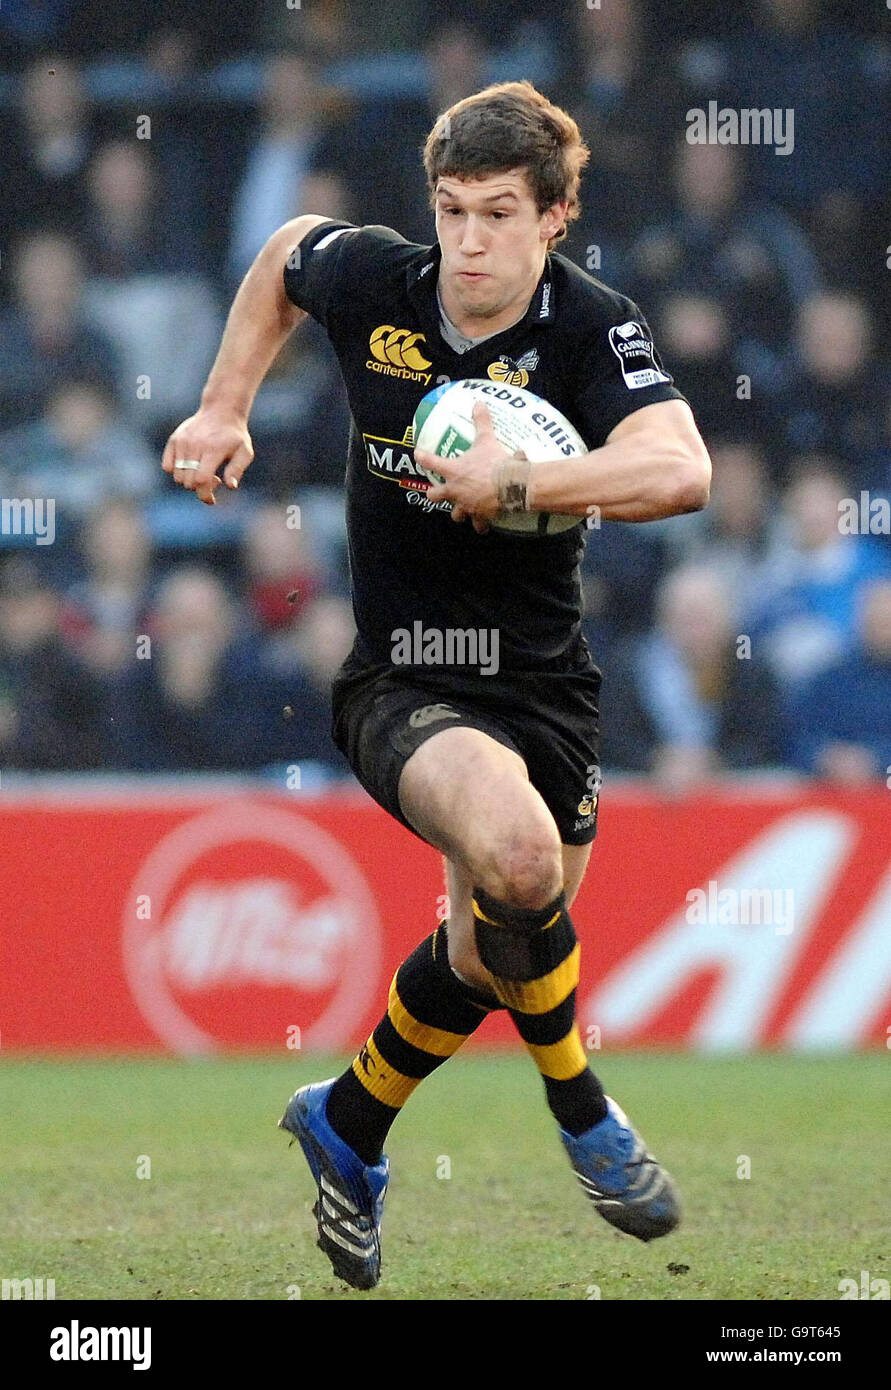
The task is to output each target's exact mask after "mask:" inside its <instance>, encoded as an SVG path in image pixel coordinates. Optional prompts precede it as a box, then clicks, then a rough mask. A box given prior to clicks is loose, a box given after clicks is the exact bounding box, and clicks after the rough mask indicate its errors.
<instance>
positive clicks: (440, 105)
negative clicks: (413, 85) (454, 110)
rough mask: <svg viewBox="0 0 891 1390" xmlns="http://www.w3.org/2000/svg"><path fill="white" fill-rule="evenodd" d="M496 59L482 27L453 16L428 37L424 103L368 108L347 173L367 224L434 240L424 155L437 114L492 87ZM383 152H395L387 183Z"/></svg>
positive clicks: (356, 124) (356, 125) (355, 127)
mask: <svg viewBox="0 0 891 1390" xmlns="http://www.w3.org/2000/svg"><path fill="white" fill-rule="evenodd" d="M489 56H490V54H489V48H488V45H487V44H486V41H485V39H484V38H483V35H482V30H481V28H480V26H478V25H477V24H474V23H471V22H468V21H467V20H465V19H455V18H451V17H450V18H449V19H448V20H447V21H446V22H445V23H440V24H438V25H436V26H435V27H434V28H433V29H432V30H431V32H430V34H429V37H428V38H427V42H426V44H425V48H424V54H423V58H424V65H425V71H426V78H427V92H426V94H425V96H424V97H423V98H414V99H405V100H403V101H394V100H393V99H392V98H389V99H388V100H386V101H380V102H366V103H363V105H362V106H361V108H360V109H359V112H358V114H357V116H356V118H355V120H354V121H353V123H352V126H351V132H352V134H353V140H352V142H351V144H352V154H351V157H350V158H349V161H348V163H347V164H346V165H345V166H344V173H345V176H346V177H347V180H348V182H349V184H350V187H351V188H354V189H355V190H356V196H357V201H358V203H359V206H360V207H361V208H362V210H363V217H364V218H365V219H366V220H367V221H369V222H381V223H383V224H385V225H386V226H390V227H395V228H396V230H397V231H399V232H401V233H402V235H403V236H405V237H406V238H407V239H408V240H409V241H419V242H422V243H429V242H432V241H433V240H434V238H435V232H434V227H433V214H432V212H431V209H430V199H429V194H428V192H427V184H426V180H425V178H424V174H423V167H422V164H421V151H422V150H423V147H424V142H425V140H426V139H427V136H428V134H429V133H430V130H431V129H432V127H433V123H434V122H435V120H436V118H437V116H439V115H440V113H441V112H443V111H445V110H447V109H448V108H449V107H450V106H452V105H453V104H454V103H455V102H457V101H461V100H462V99H463V98H464V97H466V96H470V95H471V93H472V92H476V91H479V90H480V88H481V87H485V86H486V84H487V82H488V80H489V79H488V77H487V65H488V60H489ZM382 149H384V150H388V152H389V156H388V166H387V176H386V178H385V179H383V180H382V179H381V178H380V174H379V169H380V163H379V160H380V154H379V151H380V150H382Z"/></svg>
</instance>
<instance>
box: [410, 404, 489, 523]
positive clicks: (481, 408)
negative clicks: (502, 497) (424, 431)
mask: <svg viewBox="0 0 891 1390" xmlns="http://www.w3.org/2000/svg"><path fill="white" fill-rule="evenodd" d="M473 423H474V425H475V426H476V436H475V438H474V441H473V443H472V445H471V446H470V448H469V449H468V450H467V452H466V453H464V454H462V455H461V456H460V458H455V459H443V458H440V457H439V456H438V454H429V453H428V452H427V451H426V449H415V459H416V460H417V462H418V463H419V464H420V465H421V467H422V468H426V469H427V470H428V472H430V473H439V474H440V475H441V476H442V477H443V478H445V482H444V483H441V484H435V485H434V486H433V487H431V488H429V489H428V491H427V496H428V497H429V498H430V501H431V502H451V503H452V521H464V520H465V519H466V518H467V517H468V516H469V517H470V519H471V521H472V522H473V526H474V530H476V531H479V532H480V533H482V532H484V531H488V529H489V522H490V521H491V520H492V518H493V517H495V516H497V515H498V513H499V511H500V510H501V507H500V504H499V502H498V494H497V491H496V487H495V476H496V472H497V468H498V465H499V464H501V463H504V462H505V461H506V460H507V459H509V458H512V457H513V456H512V454H511V453H510V450H509V449H505V447H504V445H503V444H501V443H500V442H499V441H498V439H497V438H496V435H495V429H494V426H493V424H492V416H491V415H490V414H489V407H488V406H487V405H485V404H484V403H483V402H482V401H477V403H476V405H475V406H474V407H473Z"/></svg>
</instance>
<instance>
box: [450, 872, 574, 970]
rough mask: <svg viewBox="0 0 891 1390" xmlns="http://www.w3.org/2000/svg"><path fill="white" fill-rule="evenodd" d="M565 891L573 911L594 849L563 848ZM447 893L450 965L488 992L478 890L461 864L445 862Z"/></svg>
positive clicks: (568, 904)
mask: <svg viewBox="0 0 891 1390" xmlns="http://www.w3.org/2000/svg"><path fill="white" fill-rule="evenodd" d="M561 849H562V856H561V857H562V862H563V891H564V893H565V894H566V906H567V907H572V904H573V902H574V901H575V897H576V894H577V893H578V891H579V888H580V887H581V883H582V879H583V878H584V876H585V870H586V869H587V867H588V860H589V859H590V858H591V850H592V849H593V845H590V844H589V845H563V846H561ZM445 875H446V892H447V893H448V896H449V926H448V940H449V961H450V963H451V966H452V969H453V970H457V972H458V974H459V975H461V976H462V977H463V978H464V979H465V980H467V981H468V983H469V984H472V985H476V987H477V988H478V989H485V988H489V987H490V984H491V977H490V975H489V973H488V971H487V970H486V968H485V966H484V965H483V964H482V962H481V961H480V958H479V955H478V954H477V949H476V931H475V927H474V919H473V906H472V899H473V890H474V887H475V886H476V885H475V884H474V881H473V877H472V875H471V874H470V873H469V872H468V870H467V869H466V868H465V867H464V866H463V865H462V864H456V863H455V862H454V861H453V860H451V859H446V860H445Z"/></svg>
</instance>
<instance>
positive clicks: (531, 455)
mask: <svg viewBox="0 0 891 1390" xmlns="http://www.w3.org/2000/svg"><path fill="white" fill-rule="evenodd" d="M477 401H484V402H485V404H486V405H487V406H488V407H489V410H490V412H491V415H492V423H493V425H494V427H495V434H496V435H497V437H498V439H499V440H500V442H501V443H502V444H503V445H504V447H505V448H506V449H510V451H511V453H518V452H519V451H520V450H522V451H523V453H524V454H525V455H526V457H527V458H528V459H530V460H531V462H532V463H540V462H543V461H544V460H545V459H555V458H560V457H561V455H562V456H563V457H564V458H577V457H578V456H579V454H585V453H587V452H588V449H587V445H586V444H585V441H584V440H583V439H582V437H581V435H580V434H579V432H578V430H576V429H574V428H573V426H572V425H571V424H570V423H569V421H568V420H567V418H566V416H565V415H563V414H561V412H560V411H559V410H556V409H555V408H554V406H552V405H549V404H548V402H547V401H545V400H542V398H541V396H536V395H535V393H534V392H532V391H526V390H524V389H523V388H522V387H520V386H505V385H503V384H502V383H500V382H497V381H487V380H486V379H485V378H484V377H481V378H473V377H471V378H468V379H467V380H465V381H451V382H446V383H445V385H444V386H437V387H436V388H435V389H434V390H433V391H428V392H427V394H426V396H425V397H424V398H423V400H422V401H421V403H420V405H419V406H418V408H417V410H416V411H415V421H414V442H415V448H417V449H426V450H427V452H428V453H431V454H438V455H439V457H440V458H457V457H458V456H459V455H460V454H463V453H464V451H465V450H466V449H469V448H470V446H471V444H472V443H473V441H474V438H475V436H476V426H475V425H474V423H473V407H474V406H475V404H476V402H477ZM430 476H431V478H432V479H433V480H434V481H435V482H442V478H441V477H440V476H439V474H434V473H431V474H430ZM582 520H583V518H582V517H579V516H569V515H568V514H566V513H563V512H515V513H509V514H507V515H501V516H498V517H496V518H495V520H494V521H493V522H492V525H493V526H494V527H495V529H496V530H498V531H512V532H515V533H518V534H520V535H528V536H552V535H555V534H556V533H557V532H558V531H568V530H569V528H570V527H571V526H578V525H579V523H580V522H581V521H582Z"/></svg>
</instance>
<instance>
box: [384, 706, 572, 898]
mask: <svg viewBox="0 0 891 1390" xmlns="http://www.w3.org/2000/svg"><path fill="white" fill-rule="evenodd" d="M399 805H400V808H401V810H402V813H403V815H404V816H405V818H406V820H408V821H409V822H410V824H411V825H413V826H414V828H415V830H417V832H418V834H419V835H422V836H423V838H424V839H425V840H426V841H427V842H428V843H429V844H431V845H433V846H434V847H435V848H436V849H439V850H441V851H442V853H443V854H445V855H446V856H447V857H448V858H449V859H451V860H453V861H454V862H456V863H458V864H461V865H463V866H464V867H465V868H466V870H467V872H468V873H469V874H470V875H471V877H472V878H473V882H474V883H476V884H478V885H479V886H480V887H481V888H484V889H485V891H486V892H488V893H491V895H492V896H493V897H496V898H503V899H505V900H506V901H509V902H513V903H515V905H516V906H529V907H538V906H543V905H544V903H546V902H548V901H549V900H550V898H552V897H553V896H554V894H555V893H557V892H558V891H559V884H560V879H561V874H562V862H561V858H560V848H561V846H560V836H559V834H558V831H557V826H556V824H555V822H554V818H553V816H552V815H551V813H550V811H549V810H548V808H547V806H546V805H545V803H544V801H543V799H542V797H541V795H540V794H539V792H537V791H536V789H535V788H534V787H533V786H532V784H531V782H530V781H529V776H528V773H527V771H526V765H525V763H524V762H523V759H522V758H521V757H520V756H519V754H518V753H515V752H514V751H513V750H512V749H510V748H507V747H506V746H505V745H504V744H502V743H499V742H498V741H497V740H496V739H494V738H492V737H491V736H490V735H489V734H486V733H483V732H482V731H481V730H479V729H472V728H466V727H462V728H451V729H442V730H440V731H439V733H437V734H434V735H433V736H432V738H429V739H427V741H426V742H425V743H423V744H422V745H421V746H420V748H417V749H416V750H415V751H414V753H412V755H411V757H410V758H409V759H408V761H407V762H406V764H405V766H404V768H403V769H402V773H401V775H400V778H399Z"/></svg>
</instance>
